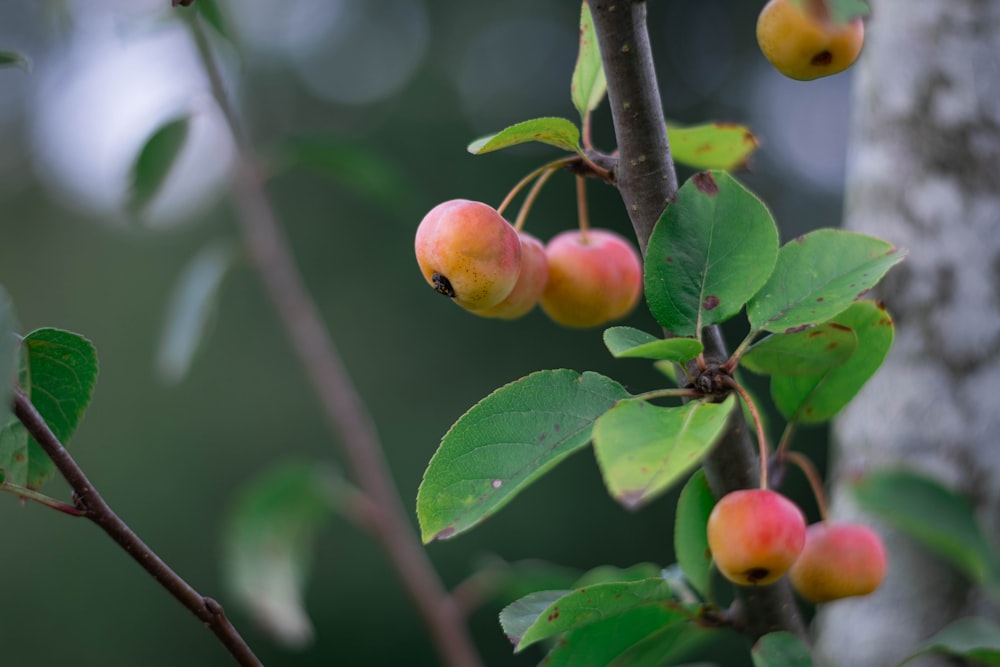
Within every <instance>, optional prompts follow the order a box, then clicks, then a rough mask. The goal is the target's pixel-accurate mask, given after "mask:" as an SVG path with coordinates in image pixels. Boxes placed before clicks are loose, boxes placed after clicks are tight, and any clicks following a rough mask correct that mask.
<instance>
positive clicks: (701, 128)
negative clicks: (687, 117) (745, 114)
mask: <svg viewBox="0 0 1000 667" xmlns="http://www.w3.org/2000/svg"><path fill="white" fill-rule="evenodd" d="M667 140H668V141H669V143H670V155H671V157H673V159H674V161H675V162H679V163H681V164H684V165H686V166H688V167H691V168H692V169H726V170H733V169H739V168H740V167H743V166H744V165H745V164H746V161H747V158H749V157H750V154H751V153H753V152H754V151H755V150H757V137H755V136H754V135H753V132H751V131H750V130H749V129H748V128H746V127H744V126H742V125H734V124H732V123H707V124H705V125H692V126H691V127H675V126H670V125H668V126H667Z"/></svg>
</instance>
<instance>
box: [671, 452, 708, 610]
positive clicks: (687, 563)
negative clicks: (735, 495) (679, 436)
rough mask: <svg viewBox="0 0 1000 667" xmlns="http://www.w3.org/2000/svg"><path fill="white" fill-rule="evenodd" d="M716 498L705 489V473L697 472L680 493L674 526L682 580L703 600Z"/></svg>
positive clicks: (675, 544)
mask: <svg viewBox="0 0 1000 667" xmlns="http://www.w3.org/2000/svg"><path fill="white" fill-rule="evenodd" d="M713 507H715V496H714V495H713V494H712V489H710V488H709V486H708V478H707V477H706V476H705V470H704V469H702V468H699V469H698V470H697V471H695V473H694V474H693V475H691V479H689V480H688V481H687V483H686V484H685V485H684V488H683V489H682V490H681V496H680V498H679V499H678V501H677V519H676V521H675V522H674V553H675V554H676V555H677V563H678V564H679V565H680V566H681V570H683V572H684V576H685V577H686V578H687V580H688V582H690V584H691V586H693V587H694V589H695V590H696V591H697V592H698V593H699V594H700V595H701V596H702V597H703V598H705V599H709V586H710V582H711V573H712V553H711V550H710V549H709V548H708V530H707V528H706V526H707V525H708V515H709V514H711V513H712V508H713Z"/></svg>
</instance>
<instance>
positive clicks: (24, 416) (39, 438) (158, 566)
mask: <svg viewBox="0 0 1000 667" xmlns="http://www.w3.org/2000/svg"><path fill="white" fill-rule="evenodd" d="M14 414H15V415H17V418H18V419H19V420H20V421H21V423H22V424H24V427H25V428H26V429H27V431H28V433H29V434H30V435H31V437H33V438H34V439H35V441H36V442H37V443H38V444H39V446H41V448H42V451H44V452H45V454H46V455H47V456H48V457H49V458H50V459H52V462H53V463H54V464H55V466H56V469H57V470H58V471H59V473H60V474H61V475H62V476H63V477H64V478H65V479H66V482H67V483H68V484H69V485H70V488H72V489H73V496H74V499H75V502H76V507H77V508H78V509H80V510H82V511H83V515H84V516H85V517H87V518H88V519H90V520H91V521H93V522H94V523H96V524H97V525H98V526H100V527H101V529H102V530H103V531H104V532H105V533H107V534H108V536H109V537H111V539H112V540H114V541H115V543H116V544H117V545H118V546H120V547H121V548H122V549H124V550H125V551H126V553H128V555H129V556H131V557H132V558H133V559H134V560H135V561H136V562H137V563H139V565H141V566H142V568H143V569H144V570H146V572H148V573H149V574H150V575H151V576H152V577H153V578H154V579H155V580H156V581H157V582H158V583H159V584H160V585H161V586H163V587H164V588H165V589H167V591H168V592H169V593H170V594H171V595H173V596H174V598H176V599H177V601H178V602H180V603H181V604H182V605H184V606H185V607H186V608H187V609H188V610H189V611H190V612H191V613H192V614H194V615H195V616H197V617H198V619H199V620H201V621H202V622H203V623H205V625H207V626H208V627H209V629H210V630H211V631H212V632H213V633H214V634H215V636H216V637H217V638H218V639H219V641H220V642H221V643H222V645H223V646H225V647H226V650H228V651H229V653H230V655H232V656H233V658H234V659H235V660H236V662H237V663H238V664H240V665H244V667H262V665H263V663H262V662H261V661H260V660H259V659H257V656H255V655H254V653H253V651H252V650H251V649H250V647H249V646H248V645H247V643H246V642H245V641H244V640H243V638H242V637H241V636H240V633H239V632H237V631H236V628H234V627H233V625H232V623H230V622H229V619H228V618H226V614H225V612H223V610H222V607H221V606H220V605H219V603H218V602H216V601H215V600H213V599H212V598H209V597H205V596H203V595H202V594H201V593H199V592H198V591H196V590H195V589H194V588H193V587H192V586H191V585H190V584H188V583H187V582H186V581H185V580H184V579H182V578H181V577H180V575H178V574H177V573H176V572H174V571H173V570H172V569H171V568H170V567H169V566H168V565H167V564H166V563H164V562H163V561H162V560H161V559H160V557H159V556H157V555H156V553H155V552H154V551H153V550H152V549H150V548H149V547H148V546H147V545H146V544H145V543H144V542H143V541H142V540H141V539H139V536H138V535H136V534H135V532H133V531H132V529H131V528H129V527H128V525H127V524H126V523H125V522H124V521H122V520H121V519H120V518H119V517H118V515H117V514H115V513H114V511H113V510H112V509H111V507H110V506H108V504H107V503H106V502H105V501H104V498H102V497H101V494H99V493H98V492H97V489H95V488H94V485H93V484H91V483H90V480H89V479H87V476H86V475H85V474H84V473H83V470H82V469H81V468H80V466H79V465H77V463H76V461H74V460H73V457H71V456H70V455H69V452H67V451H66V448H65V447H63V445H62V443H61V442H59V439H58V438H57V437H56V436H55V434H53V433H52V430H51V429H50V428H49V426H48V424H46V423H45V419H43V418H42V416H41V414H39V412H38V410H36V409H35V406H34V405H32V403H31V401H30V400H28V397H27V396H25V395H24V392H23V391H21V390H20V388H16V389H15V391H14Z"/></svg>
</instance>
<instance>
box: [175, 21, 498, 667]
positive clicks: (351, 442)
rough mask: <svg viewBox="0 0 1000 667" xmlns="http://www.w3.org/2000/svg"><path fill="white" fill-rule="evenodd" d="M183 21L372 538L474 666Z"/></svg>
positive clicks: (237, 187)
mask: <svg viewBox="0 0 1000 667" xmlns="http://www.w3.org/2000/svg"><path fill="white" fill-rule="evenodd" d="M189 18H190V26H191V31H192V35H193V36H194V40H195V43H196V45H197V47H198V52H199V54H200V56H201V60H202V64H203V66H204V68H205V71H206V73H207V74H208V77H209V80H210V82H211V86H212V92H213V94H214V96H215V99H216V102H217V103H218V105H219V107H220V109H221V110H222V113H223V115H224V116H225V119H226V123H227V125H228V127H229V131H230V133H231V134H232V138H233V141H234V143H235V145H236V150H237V166H236V170H235V175H234V180H233V184H232V188H233V200H234V203H235V206H236V211H237V217H238V219H239V222H240V225H241V227H242V230H243V236H244V241H245V243H246V246H247V250H248V253H249V255H250V258H251V261H252V263H253V265H254V267H255V268H256V270H257V273H258V274H259V276H260V279H261V281H262V282H263V284H264V288H265V290H266V292H267V294H268V295H269V296H270V298H271V301H272V303H273V305H274V307H275V309H276V310H277V313H278V317H279V319H280V321H281V324H282V325H283V326H284V328H285V332H286V334H287V335H288V337H289V339H290V341H291V344H292V348H293V350H294V352H295V353H296V354H297V355H298V357H299V361H300V362H301V363H302V368H303V370H304V371H305V374H306V377H307V378H308V380H309V382H310V384H311V385H312V388H313V391H314V392H315V394H316V397H317V398H318V399H319V401H320V403H321V407H322V409H323V414H324V416H325V417H326V420H327V424H328V426H329V428H330V430H331V431H332V432H333V433H334V434H335V435H336V436H337V438H338V440H339V441H340V444H341V446H342V447H343V450H344V453H345V455H346V457H347V461H348V464H349V466H350V468H351V470H352V472H353V473H354V476H355V477H356V481H357V483H358V485H359V486H360V488H361V490H362V492H363V493H364V494H365V496H366V497H367V498H368V499H369V500H370V501H371V508H372V510H373V511H371V512H370V513H369V518H370V519H371V521H370V524H371V527H372V533H373V535H374V536H375V539H376V540H377V541H378V542H379V543H380V544H381V546H382V548H383V549H384V550H385V552H386V554H387V555H388V557H389V560H390V561H391V563H392V565H393V567H394V568H395V569H396V573H397V574H398V576H399V577H400V579H401V581H402V583H403V586H404V587H405V588H406V590H407V592H408V593H409V594H410V596H411V598H412V599H413V601H414V603H415V604H416V606H417V609H418V610H419V612H420V614H421V616H422V617H423V618H424V620H425V622H426V623H427V625H428V627H429V629H430V631H431V635H432V638H433V641H434V644H435V645H436V646H437V649H438V651H439V653H440V655H441V657H442V659H443V660H444V662H445V663H446V664H448V665H452V666H453V667H475V666H476V665H479V664H481V660H480V658H479V656H478V653H477V652H476V649H475V646H474V645H473V643H472V640H471V638H470V637H469V635H468V632H467V630H466V627H465V622H464V619H463V617H462V614H461V611H460V610H459V608H458V606H457V605H456V604H455V602H454V600H452V598H451V597H450V596H449V595H448V592H447V590H446V589H445V587H444V585H443V584H442V582H441V580H440V578H439V577H438V574H437V572H436V571H435V569H434V567H433V565H432V564H431V561H430V558H429V557H428V555H427V552H426V551H425V550H424V548H423V546H422V545H421V543H420V540H419V539H418V537H417V533H416V531H415V530H414V528H413V526H412V525H411V524H410V522H409V521H408V520H407V513H406V510H405V509H404V506H403V503H402V501H401V500H400V497H399V493H398V491H397V490H396V488H395V486H394V485H393V482H392V477H391V475H390V473H389V468H388V465H387V463H386V461H385V457H384V455H383V453H382V446H381V444H380V440H379V436H378V433H377V432H376V429H375V423H374V421H373V419H372V417H371V415H370V414H369V412H368V408H367V406H366V405H365V403H364V401H363V400H362V398H361V396H360V395H359V394H358V392H357V390H356V389H355V387H354V384H353V382H352V380H351V377H350V375H349V374H348V372H347V369H346V368H345V366H344V363H343V361H342V359H341V356H340V354H339V353H338V351H337V348H336V346H335V345H334V342H333V339H332V338H331V336H330V333H329V330H328V329H327V327H326V325H325V324H324V323H323V320H322V317H321V316H320V313H319V309H318V308H317V306H316V303H315V302H314V301H313V299H312V297H311V296H310V294H309V292H308V290H307V289H306V286H305V283H304V281H303V279H302V276H301V274H300V273H299V270H298V267H297V265H296V262H295V259H294V257H293V254H292V250H291V247H290V245H289V242H288V239H287V237H286V236H285V233H284V229H283V228H282V226H281V223H280V222H279V218H278V215H277V213H276V211H275V209H274V206H273V204H272V202H271V200H270V197H269V195H268V193H267V191H266V187H265V177H264V175H263V174H262V173H261V172H260V170H259V167H258V160H257V157H256V154H255V153H254V150H253V148H252V147H251V145H250V142H249V140H248V138H247V136H246V134H245V133H244V131H243V128H242V124H241V123H240V121H239V119H238V118H237V115H236V111H235V107H234V105H233V104H232V103H231V101H230V100H229V96H228V94H227V92H226V88H225V85H224V83H223V81H222V76H221V73H220V71H219V67H218V64H217V62H216V59H215V56H214V55H213V53H212V48H211V45H210V44H209V42H208V38H207V36H206V34H205V31H204V30H203V27H202V24H201V23H200V19H199V17H198V16H197V15H192V16H190V17H189Z"/></svg>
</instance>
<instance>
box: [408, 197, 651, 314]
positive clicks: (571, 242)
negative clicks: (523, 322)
mask: <svg viewBox="0 0 1000 667" xmlns="http://www.w3.org/2000/svg"><path fill="white" fill-rule="evenodd" d="M414 247H415V250H416V254H417V263H418V264H419V265H420V271H421V272H422V273H423V275H424V278H425V279H426V280H427V282H428V283H429V284H430V285H431V286H432V287H434V289H435V290H436V291H437V292H439V293H440V294H443V295H445V296H448V297H450V298H451V299H452V300H453V301H454V302H455V303H457V304H458V305H460V306H461V307H462V308H465V309H466V310H468V311H470V312H472V313H475V314H476V315H481V316H483V317H495V318H501V319H514V318H517V317H521V316H522V315H525V314H526V313H528V312H529V311H531V309H533V308H534V307H535V305H537V304H540V305H541V308H542V310H543V311H544V312H545V313H546V314H547V315H548V316H549V317H550V318H551V319H552V320H554V321H555V322H557V323H559V324H562V325H564V326H568V327H580V328H582V327H595V326H599V325H601V324H605V323H607V322H611V321H613V320H617V319H620V318H622V317H624V316H625V315H627V314H628V313H629V312H631V311H632V309H633V308H634V307H635V305H636V304H637V303H638V301H639V297H640V295H641V294H642V261H641V260H640V258H639V254H638V252H637V251H636V250H635V248H634V247H633V246H632V245H631V244H630V243H629V242H628V241H627V240H626V239H625V238H623V237H622V236H620V235H618V234H616V233H614V232H612V231H608V230H605V229H574V230H568V231H564V232H562V233H560V234H557V235H556V236H555V237H553V238H552V239H551V240H550V241H549V242H548V243H547V244H545V245H544V246H543V245H542V242H541V241H539V240H538V239H537V238H535V237H534V236H531V235H530V234H527V233H525V232H523V231H518V230H517V229H515V227H514V226H513V225H511V224H510V223H509V222H507V220H506V219H505V218H504V217H503V216H502V215H500V213H498V212H497V210H496V209H494V208H493V207H491V206H489V205H487V204H483V203H481V202H476V201H469V200H466V199H452V200H450V201H446V202H443V203H441V204H438V205H437V206H435V207H434V208H433V209H431V210H430V212H428V213H427V215H426V216H424V219H423V220H422V221H421V222H420V226H419V227H418V228H417V234H416V239H415V242H414Z"/></svg>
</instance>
